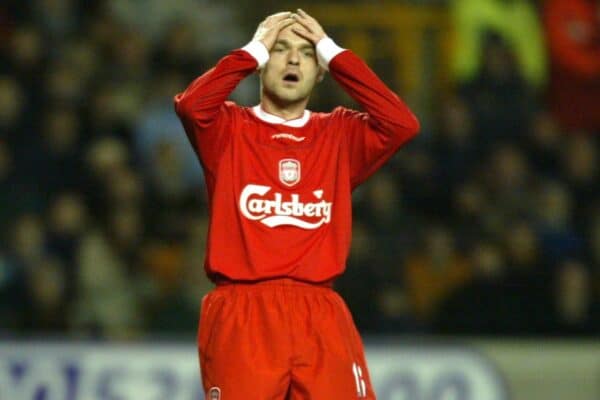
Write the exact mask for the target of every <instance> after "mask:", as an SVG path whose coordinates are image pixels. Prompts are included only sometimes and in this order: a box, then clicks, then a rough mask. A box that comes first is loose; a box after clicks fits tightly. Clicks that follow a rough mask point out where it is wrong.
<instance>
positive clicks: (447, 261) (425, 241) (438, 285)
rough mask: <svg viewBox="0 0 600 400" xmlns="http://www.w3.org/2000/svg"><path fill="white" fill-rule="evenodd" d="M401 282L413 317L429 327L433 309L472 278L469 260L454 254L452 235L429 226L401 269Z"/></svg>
mask: <svg viewBox="0 0 600 400" xmlns="http://www.w3.org/2000/svg"><path fill="white" fill-rule="evenodd" d="M404 270H405V272H404V282H405V285H406V289H407V292H408V299H409V303H410V305H411V309H412V312H413V313H414V315H415V317H416V318H418V319H419V320H420V321H423V322H424V323H430V322H431V320H432V318H433V317H434V315H435V311H436V308H437V307H438V306H439V304H440V303H441V302H443V301H444V300H445V299H446V298H447V297H448V296H449V295H450V294H451V293H452V292H454V291H455V290H457V289H459V288H460V287H462V286H464V285H465V284H466V283H467V282H468V281H469V280H470V279H471V277H472V272H471V266H470V265H469V262H468V260H467V259H466V258H465V257H463V255H462V254H461V253H460V252H459V251H458V250H457V248H456V243H455V239H454V237H453V235H452V232H451V231H449V230H448V229H447V228H445V227H439V226H430V227H429V228H428V229H427V230H426V231H425V232H424V234H423V236H422V242H421V243H420V244H419V245H418V247H417V249H416V251H414V252H413V253H412V254H410V255H409V256H408V257H407V259H406V262H405V266H404Z"/></svg>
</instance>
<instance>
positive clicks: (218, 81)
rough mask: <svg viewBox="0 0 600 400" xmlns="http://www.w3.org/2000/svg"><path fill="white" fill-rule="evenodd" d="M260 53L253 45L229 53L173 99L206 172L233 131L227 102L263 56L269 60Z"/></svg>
mask: <svg viewBox="0 0 600 400" xmlns="http://www.w3.org/2000/svg"><path fill="white" fill-rule="evenodd" d="M261 52H262V49H260V46H257V44H256V43H251V44H249V45H248V46H246V47H244V48H243V49H238V50H234V51H232V52H231V53H230V54H229V55H227V56H225V57H223V58H222V59H221V60H220V61H219V62H218V63H217V65H216V66H215V67H214V68H212V69H210V70H209V71H207V72H206V73H204V74H203V75H202V76H200V77H199V78H197V79H196V80H194V81H193V82H192V83H191V84H190V85H189V86H188V87H187V89H186V90H185V91H184V92H183V93H179V94H177V95H176V96H175V98H174V102H175V111H176V112H177V115H178V116H179V118H180V119H181V122H182V124H183V127H184V128H185V131H186V134H187V136H188V138H189V140H190V142H191V143H192V146H193V147H194V150H195V151H196V153H198V155H199V157H200V161H201V162H202V164H203V166H204V167H205V170H208V171H207V172H209V173H211V172H212V171H213V170H214V168H215V165H216V163H217V162H218V159H219V157H220V155H221V154H222V152H223V149H224V148H225V146H226V144H227V142H228V140H229V137H228V136H229V135H230V132H231V131H232V130H231V126H230V125H229V122H230V120H231V114H230V113H231V112H233V110H232V109H233V108H234V107H235V105H234V104H233V103H230V102H227V101H226V100H227V98H228V97H229V95H230V94H231V92H232V91H233V90H234V89H235V88H236V86H237V85H238V84H239V82H240V81H241V80H242V79H244V78H245V77H247V76H248V75H250V74H251V73H252V72H254V71H255V70H256V68H257V67H258V66H259V65H261V64H263V63H264V62H265V59H264V57H265V55H264V53H266V57H267V58H268V52H267V51H266V49H264V52H262V53H261Z"/></svg>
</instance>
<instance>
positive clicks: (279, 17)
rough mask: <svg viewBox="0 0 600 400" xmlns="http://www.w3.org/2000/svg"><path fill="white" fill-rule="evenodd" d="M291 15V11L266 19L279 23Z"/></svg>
mask: <svg viewBox="0 0 600 400" xmlns="http://www.w3.org/2000/svg"><path fill="white" fill-rule="evenodd" d="M291 14H292V12H291V11H282V12H278V13H276V14H273V15H270V16H268V17H267V19H268V20H272V21H279V20H282V19H285V18H288V17H289V16H290V15H291Z"/></svg>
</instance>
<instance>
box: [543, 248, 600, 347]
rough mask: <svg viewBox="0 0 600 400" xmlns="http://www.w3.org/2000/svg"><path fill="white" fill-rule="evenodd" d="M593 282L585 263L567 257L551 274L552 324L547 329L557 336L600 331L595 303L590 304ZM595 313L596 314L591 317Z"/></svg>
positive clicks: (592, 295)
mask: <svg viewBox="0 0 600 400" xmlns="http://www.w3.org/2000/svg"><path fill="white" fill-rule="evenodd" d="M592 284H593V281H592V279H591V276H590V272H589V270H588V269H587V268H586V266H585V265H584V264H583V263H581V262H579V261H577V260H575V259H569V260H566V261H564V262H562V263H561V264H560V265H559V267H558V269H557V271H556V274H555V282H554V296H553V298H554V300H555V302H554V308H553V311H554V323H555V325H554V326H552V327H551V330H550V332H551V333H554V334H558V335H563V336H564V335H574V334H587V335H597V334H598V333H600V321H598V319H597V318H596V317H597V315H598V314H597V312H598V311H600V310H598V308H597V304H594V293H593V286H592ZM595 316H596V317H595Z"/></svg>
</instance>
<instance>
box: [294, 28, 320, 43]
mask: <svg viewBox="0 0 600 400" xmlns="http://www.w3.org/2000/svg"><path fill="white" fill-rule="evenodd" d="M292 31H293V32H294V33H295V34H297V35H298V36H300V37H302V38H304V39H306V40H308V41H310V42H312V43H315V42H316V40H317V36H316V35H314V34H313V33H312V32H310V31H308V30H306V29H304V28H301V27H299V26H295V27H293V28H292Z"/></svg>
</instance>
